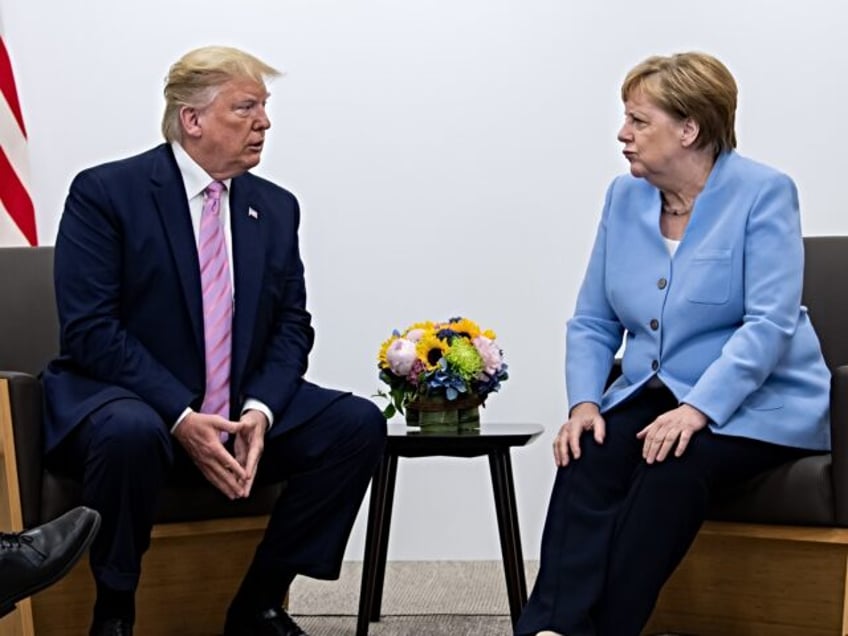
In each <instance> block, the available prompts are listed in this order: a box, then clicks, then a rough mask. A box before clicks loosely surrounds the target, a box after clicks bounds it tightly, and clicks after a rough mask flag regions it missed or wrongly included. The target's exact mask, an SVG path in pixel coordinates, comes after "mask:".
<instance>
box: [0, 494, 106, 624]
mask: <svg viewBox="0 0 848 636" xmlns="http://www.w3.org/2000/svg"><path fill="white" fill-rule="evenodd" d="M99 527H100V515H99V514H98V513H97V512H96V511H94V510H91V509H90V508H85V507H83V506H80V507H79V508H74V509H73V510H71V511H70V512H66V513H65V514H64V515H62V516H61V517H59V518H58V519H54V520H53V521H50V522H48V523H45V524H43V525H41V526H38V527H36V528H32V529H31V530H27V531H25V532H15V533H12V534H6V533H0V571H2V572H3V576H2V577H0V616H5V615H6V614H8V613H9V612H11V611H12V610H13V609H15V603H17V602H18V601H20V600H22V599H24V598H26V597H27V596H30V595H32V594H35V593H36V592H40V591H41V590H43V589H44V588H46V587H48V586H49V585H51V584H52V583H55V582H56V581H58V580H59V579H60V578H62V577H63V576H65V574H67V573H68V571H69V570H70V569H71V568H72V567H73V566H74V564H75V563H76V562H77V561H78V560H79V558H80V557H81V556H82V555H83V553H85V551H86V549H87V548H88V546H89V545H90V544H91V542H92V541H93V540H94V535H95V534H97V529H98V528H99Z"/></svg>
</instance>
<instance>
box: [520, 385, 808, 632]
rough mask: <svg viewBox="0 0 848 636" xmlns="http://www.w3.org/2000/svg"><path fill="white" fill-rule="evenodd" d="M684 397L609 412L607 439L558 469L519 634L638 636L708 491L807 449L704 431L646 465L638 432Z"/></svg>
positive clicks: (656, 396) (663, 396) (647, 394)
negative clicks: (685, 445)
mask: <svg viewBox="0 0 848 636" xmlns="http://www.w3.org/2000/svg"><path fill="white" fill-rule="evenodd" d="M677 406H678V403H677V401H676V399H675V398H674V396H673V395H672V393H671V392H670V391H669V390H668V389H666V388H648V389H644V390H642V391H641V392H640V393H639V394H637V395H636V396H635V397H633V398H631V399H630V400H628V401H627V402H625V403H624V404H622V405H620V406H618V407H616V408H614V409H613V410H611V411H609V412H607V413H605V414H604V418H605V420H606V438H605V440H604V443H603V444H602V445H599V444H598V443H597V442H595V441H594V439H593V438H592V436H591V434H589V433H584V435H583V436H582V438H581V444H580V448H581V457H580V459H578V460H576V461H575V460H574V459H572V460H571V461H570V462H569V464H568V466H566V467H562V468H559V469H558V470H557V474H556V478H555V481H554V487H553V493H552V495H551V501H550V504H549V507H548V514H547V519H546V522H545V529H544V532H543V535H542V554H541V562H540V568H539V574H538V577H537V579H536V583H535V586H534V589H533V592H532V594H531V596H530V599H529V601H528V603H527V606H526V607H525V609H524V612H523V614H522V616H521V618H520V620H519V622H518V625H517V627H516V634H522V635H524V634H535V633H536V632H538V631H541V630H546V629H549V630H553V631H555V632H559V633H562V634H566V635H567V636H638V635H639V634H640V633H641V630H642V628H643V627H644V625H645V623H646V622H647V621H648V618H649V617H650V615H651V611H652V610H653V607H654V604H655V602H656V599H657V596H658V595H659V592H660V589H661V588H662V586H663V584H664V583H665V582H666V580H667V579H668V577H669V576H671V574H672V572H673V571H674V569H675V568H676V567H677V565H678V563H679V562H680V561H681V560H682V558H683V556H684V555H685V554H686V551H687V550H688V549H689V546H690V545H691V543H692V541H693V540H694V538H695V535H696V534H697V532H698V529H699V528H700V526H701V524H702V523H703V521H704V518H705V516H706V512H707V506H708V502H709V498H710V493H711V492H713V491H714V489H717V488H722V487H726V486H729V485H732V484H734V483H738V482H740V481H742V480H745V479H747V478H749V477H752V476H753V475H755V474H757V473H759V472H761V471H763V470H766V469H769V468H772V467H774V466H777V465H779V464H781V463H783V462H785V461H789V460H791V459H795V458H797V457H800V456H802V455H806V454H809V453H810V451H804V450H800V449H795V448H787V447H784V446H777V445H774V444H768V443H765V442H760V441H756V440H751V439H745V438H741V437H729V436H726V435H718V434H715V433H712V432H711V431H710V430H709V429H706V428H705V429H703V430H701V431H699V432H698V433H696V434H695V435H694V436H693V437H692V439H691V441H690V444H689V447H688V449H687V450H686V452H685V453H684V454H683V455H682V456H681V457H679V458H675V457H668V458H666V459H665V461H662V462H659V463H654V464H652V465H648V464H647V463H645V461H644V460H643V459H642V442H641V441H640V440H638V439H637V438H636V433H637V432H638V431H640V430H641V429H642V428H644V427H645V426H647V425H648V424H650V423H651V422H652V421H653V420H654V419H655V418H656V417H657V416H658V415H660V414H662V413H664V412H666V411H669V410H671V409H673V408H676V407H677Z"/></svg>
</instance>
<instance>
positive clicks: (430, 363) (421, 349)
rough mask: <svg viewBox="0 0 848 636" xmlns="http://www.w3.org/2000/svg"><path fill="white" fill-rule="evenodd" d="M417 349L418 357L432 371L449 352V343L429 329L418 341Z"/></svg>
mask: <svg viewBox="0 0 848 636" xmlns="http://www.w3.org/2000/svg"><path fill="white" fill-rule="evenodd" d="M416 349H417V351H418V359H419V360H421V362H423V363H424V366H425V367H427V370H428V371H432V370H433V369H435V368H436V367H437V366H438V364H439V359H440V358H441V357H442V356H444V355H445V353H446V352H447V350H448V343H447V342H445V341H444V340H440V339H439V338H437V337H436V334H434V333H433V332H432V331H428V332H426V333H425V334H424V335H423V336H422V337H421V340H419V341H418V345H417V347H416Z"/></svg>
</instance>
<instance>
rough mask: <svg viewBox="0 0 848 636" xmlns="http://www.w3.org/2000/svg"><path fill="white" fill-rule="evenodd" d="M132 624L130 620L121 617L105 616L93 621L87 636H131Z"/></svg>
mask: <svg viewBox="0 0 848 636" xmlns="http://www.w3.org/2000/svg"><path fill="white" fill-rule="evenodd" d="M132 630H133V626H132V623H131V622H130V621H127V620H124V619H122V618H107V619H105V620H102V621H94V623H93V624H92V626H91V630H90V631H89V632H88V635H89V636H132Z"/></svg>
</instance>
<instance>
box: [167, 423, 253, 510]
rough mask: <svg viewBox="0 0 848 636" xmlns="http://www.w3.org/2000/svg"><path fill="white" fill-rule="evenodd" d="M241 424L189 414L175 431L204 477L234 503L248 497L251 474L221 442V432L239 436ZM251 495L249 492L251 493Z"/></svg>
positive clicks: (175, 435) (175, 434)
mask: <svg viewBox="0 0 848 636" xmlns="http://www.w3.org/2000/svg"><path fill="white" fill-rule="evenodd" d="M242 426H243V425H242V423H241V422H231V421H229V420H225V419H224V418H223V417H221V416H220V415H207V414H205V413H194V412H192V413H189V414H188V415H186V416H185V418H184V419H183V421H182V422H180V425H179V426H177V428H176V430H175V431H174V437H176V438H177V441H178V442H179V443H180V444H182V446H183V448H185V450H186V452H187V453H188V455H189V457H191V459H192V461H193V462H194V464H195V465H196V466H197V468H198V469H199V470H200V472H201V473H203V476H204V477H206V479H207V480H208V481H209V483H211V484H212V485H213V486H215V488H217V489H218V490H220V491H221V492H222V493H224V494H225V495H226V496H227V497H229V498H230V499H238V498H239V497H245V496H247V495H246V494H245V487H244V485H245V483H247V481H248V478H247V471H245V469H244V467H243V466H242V465H241V464H240V463H239V462H238V461H236V458H235V457H233V456H232V455H231V454H230V453H229V451H227V449H226V448H224V444H223V443H222V442H221V432H222V431H226V432H227V433H229V434H230V435H238V434H239V431H241V429H242ZM248 492H249V490H248Z"/></svg>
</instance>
